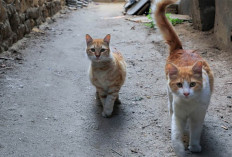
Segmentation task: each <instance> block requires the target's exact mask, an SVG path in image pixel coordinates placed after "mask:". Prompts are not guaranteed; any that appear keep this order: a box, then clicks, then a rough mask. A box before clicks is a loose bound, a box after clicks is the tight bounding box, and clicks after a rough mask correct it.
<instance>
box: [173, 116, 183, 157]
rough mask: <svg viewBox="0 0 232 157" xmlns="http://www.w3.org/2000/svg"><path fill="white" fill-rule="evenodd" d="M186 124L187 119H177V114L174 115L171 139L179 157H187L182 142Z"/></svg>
mask: <svg viewBox="0 0 232 157" xmlns="http://www.w3.org/2000/svg"><path fill="white" fill-rule="evenodd" d="M185 124H186V120H185V118H182V117H177V116H176V115H175V114H172V133H171V138H172V145H173V148H174V151H175V153H176V155H177V156H178V157H184V156H185V148H184V144H183V141H182V138H183V134H184V127H185Z"/></svg>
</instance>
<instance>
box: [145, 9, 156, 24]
mask: <svg viewBox="0 0 232 157" xmlns="http://www.w3.org/2000/svg"><path fill="white" fill-rule="evenodd" d="M147 18H148V19H149V20H151V22H149V23H145V26H147V27H150V28H155V24H154V21H153V19H152V17H151V9H149V12H148V14H147Z"/></svg>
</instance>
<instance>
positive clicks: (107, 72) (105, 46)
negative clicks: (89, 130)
mask: <svg viewBox="0 0 232 157" xmlns="http://www.w3.org/2000/svg"><path fill="white" fill-rule="evenodd" d="M86 43H87V49H86V53H87V55H88V58H89V59H90V60H91V66H90V69H89V77H90V81H91V83H92V84H93V85H94V86H95V87H96V95H97V98H100V100H101V103H102V106H103V112H102V116H103V117H109V116H111V114H112V112H113V107H114V103H115V101H117V102H119V103H120V101H119V95H118V93H119V90H120V88H121V86H122V85H123V83H124V81H125V78H126V63H125V61H124V59H123V57H122V55H121V53H120V52H118V51H117V52H111V50H110V46H109V45H110V34H108V35H106V37H105V38H104V39H92V38H91V36H90V35H88V34H87V35H86Z"/></svg>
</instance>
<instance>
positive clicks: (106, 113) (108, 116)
mask: <svg viewBox="0 0 232 157" xmlns="http://www.w3.org/2000/svg"><path fill="white" fill-rule="evenodd" d="M111 115H112V112H110V113H108V112H105V111H103V112H102V117H104V118H110V117H111Z"/></svg>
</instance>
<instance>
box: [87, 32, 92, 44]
mask: <svg viewBox="0 0 232 157" xmlns="http://www.w3.org/2000/svg"><path fill="white" fill-rule="evenodd" d="M85 39H86V43H87V44H89V43H91V42H93V39H92V37H91V36H90V35H89V34H86V36H85Z"/></svg>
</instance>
